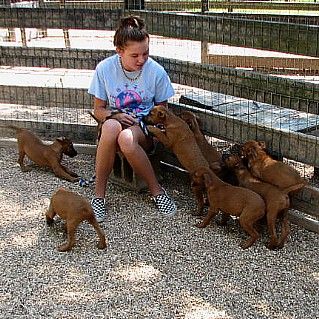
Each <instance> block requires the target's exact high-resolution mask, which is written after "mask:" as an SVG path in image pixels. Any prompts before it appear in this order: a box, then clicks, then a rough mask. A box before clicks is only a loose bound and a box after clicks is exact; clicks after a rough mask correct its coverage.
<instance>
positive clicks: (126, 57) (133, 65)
mask: <svg viewBox="0 0 319 319" xmlns="http://www.w3.org/2000/svg"><path fill="white" fill-rule="evenodd" d="M116 52H117V53H118V54H119V55H120V56H121V59H122V65H123V68H124V69H125V70H127V71H139V70H141V69H142V67H143V65H144V63H145V62H146V61H147V59H148V56H149V39H148V38H146V39H145V40H144V41H141V42H136V41H129V42H128V43H127V46H126V47H125V48H123V49H121V48H116Z"/></svg>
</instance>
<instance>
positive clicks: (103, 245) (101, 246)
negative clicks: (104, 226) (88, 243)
mask: <svg viewBox="0 0 319 319" xmlns="http://www.w3.org/2000/svg"><path fill="white" fill-rule="evenodd" d="M97 248H98V249H105V248H106V242H105V241H100V242H99V243H98V245H97Z"/></svg>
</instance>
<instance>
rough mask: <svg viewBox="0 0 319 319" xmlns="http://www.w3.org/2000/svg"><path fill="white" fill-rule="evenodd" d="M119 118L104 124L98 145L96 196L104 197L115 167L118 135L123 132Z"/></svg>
mask: <svg viewBox="0 0 319 319" xmlns="http://www.w3.org/2000/svg"><path fill="white" fill-rule="evenodd" d="M121 130H122V127H121V124H120V123H119V122H118V121H117V120H112V119H110V120H108V121H106V122H105V123H104V124H103V126H102V134H101V138H100V141H99V144H98V147H97V152H96V160H95V175H96V179H95V197H96V198H104V197H105V189H106V183H107V180H108V177H109V175H110V173H111V171H112V169H113V165H114V160H115V155H116V151H117V147H118V146H117V137H118V135H119V133H120V132H121Z"/></svg>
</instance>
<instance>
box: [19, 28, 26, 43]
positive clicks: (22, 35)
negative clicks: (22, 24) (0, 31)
mask: <svg viewBox="0 0 319 319" xmlns="http://www.w3.org/2000/svg"><path fill="white" fill-rule="evenodd" d="M20 32H21V41H22V45H23V46H24V47H26V46H27V36H26V34H25V28H20Z"/></svg>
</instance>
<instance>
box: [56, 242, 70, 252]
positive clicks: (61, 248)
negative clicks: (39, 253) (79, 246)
mask: <svg viewBox="0 0 319 319" xmlns="http://www.w3.org/2000/svg"><path fill="white" fill-rule="evenodd" d="M71 248H72V247H70V246H69V244H64V245H61V246H57V247H56V249H57V250H58V251H61V252H65V251H69V250H71Z"/></svg>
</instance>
